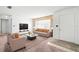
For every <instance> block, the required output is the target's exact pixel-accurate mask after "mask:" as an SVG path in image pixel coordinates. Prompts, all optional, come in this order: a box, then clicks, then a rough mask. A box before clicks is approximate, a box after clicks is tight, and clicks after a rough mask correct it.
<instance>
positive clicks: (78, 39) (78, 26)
mask: <svg viewBox="0 0 79 59" xmlns="http://www.w3.org/2000/svg"><path fill="white" fill-rule="evenodd" d="M63 15H64V16H67V15H70V17H71V18H72V19H71V18H70V19H69V18H68V17H67V18H64V17H63ZM60 16H61V17H63V20H67V21H66V22H68V20H69V22H70V24H71V23H72V22H71V21H72V20H73V21H74V22H73V24H72V25H73V26H74V27H73V28H74V29H71V28H72V27H70V28H69V26H66V28H67V29H68V30H66V31H65V32H67V31H72V33H73V34H72V33H67V34H65V36H66V35H69V37H67V39H66V38H64V40H65V41H70V42H73V43H77V44H79V7H72V8H68V9H63V10H60V11H57V12H55V19H54V20H53V27H54V28H53V29H54V38H55V39H61V37H60V33H61V31H62V29H61V28H60V25H63V23H61V24H60V20H61V18H60ZM70 20H71V21H70ZM65 24H68V23H65ZM56 25H59V27H56ZM64 29H65V28H64ZM72 35H74V37H72Z"/></svg>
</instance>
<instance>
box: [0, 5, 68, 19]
mask: <svg viewBox="0 0 79 59" xmlns="http://www.w3.org/2000/svg"><path fill="white" fill-rule="evenodd" d="M63 8H68V7H67V6H13V7H12V9H8V8H6V7H0V11H1V12H0V13H9V14H12V15H13V14H17V15H20V16H25V17H28V18H36V17H41V16H46V15H53V13H54V12H55V11H58V10H60V9H63Z"/></svg>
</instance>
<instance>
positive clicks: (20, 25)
mask: <svg viewBox="0 0 79 59" xmlns="http://www.w3.org/2000/svg"><path fill="white" fill-rule="evenodd" d="M19 29H20V30H25V29H28V24H19Z"/></svg>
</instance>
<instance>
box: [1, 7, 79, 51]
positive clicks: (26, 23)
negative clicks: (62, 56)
mask: <svg viewBox="0 0 79 59" xmlns="http://www.w3.org/2000/svg"><path fill="white" fill-rule="evenodd" d="M78 8H79V7H68V6H0V40H1V41H0V42H1V45H0V46H1V47H0V51H2V52H5V51H4V50H5V49H6V50H7V52H9V51H10V52H13V51H17V52H20V51H21V52H57V51H60V52H63V51H67V52H68V51H79V49H78V47H79V46H78V33H77V32H78V22H77V21H78V20H77V19H76V21H75V22H76V23H75V24H74V18H73V16H74V13H75V14H76V13H77V12H76V11H78V10H79V9H78ZM72 9H73V11H71V10H72ZM72 12H73V13H72ZM63 15H66V16H63ZM76 15H77V17H78V13H77V14H76ZM59 19H60V20H61V22H60V20H59ZM63 19H64V21H63ZM66 19H68V20H69V19H73V20H69V22H67V20H66ZM65 22H67V23H68V25H67V24H66V23H65ZM70 22H71V23H70ZM63 24H64V25H63ZM65 24H66V25H65ZM74 26H75V27H74ZM67 28H69V29H70V28H71V29H72V31H71V30H69V29H68V30H67ZM74 29H75V30H74ZM62 31H63V32H62ZM67 33H70V34H67ZM74 33H75V35H74ZM18 37H19V38H18ZM20 37H21V38H20ZM11 39H12V40H11ZM23 39H24V40H23ZM54 39H58V40H57V41H56V40H54ZM75 39H76V40H75ZM74 40H75V41H74ZM63 41H66V42H63ZM58 42H59V43H58ZM70 42H71V43H70ZM6 43H7V44H6ZM51 43H52V44H51ZM63 43H64V44H65V45H64V44H63ZM73 43H75V44H73ZM62 44H63V46H64V47H62ZM67 44H68V45H67ZM76 44H77V45H76ZM72 45H73V46H74V47H76V48H75V49H74V47H73V48H72ZM21 48H23V49H21Z"/></svg>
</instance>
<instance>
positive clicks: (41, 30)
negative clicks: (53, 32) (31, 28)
mask: <svg viewBox="0 0 79 59" xmlns="http://www.w3.org/2000/svg"><path fill="white" fill-rule="evenodd" d="M35 31H38V32H45V33H47V32H48V31H49V30H48V29H36V30H35Z"/></svg>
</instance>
